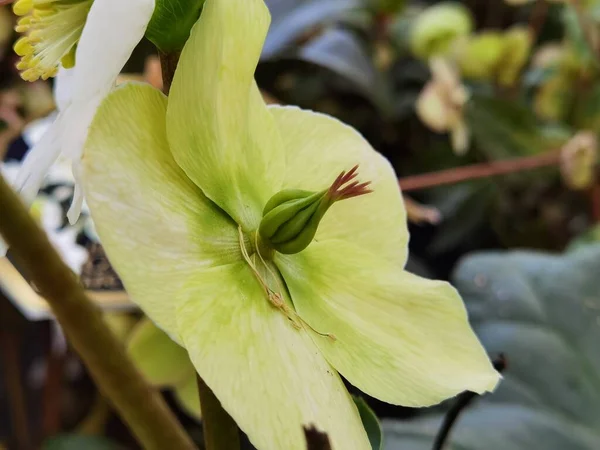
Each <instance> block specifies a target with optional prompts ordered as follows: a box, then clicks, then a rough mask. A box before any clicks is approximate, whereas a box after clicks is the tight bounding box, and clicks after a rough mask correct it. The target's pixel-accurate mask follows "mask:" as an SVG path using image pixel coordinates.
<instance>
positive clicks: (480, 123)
mask: <svg viewBox="0 0 600 450" xmlns="http://www.w3.org/2000/svg"><path fill="white" fill-rule="evenodd" d="M465 117H466V120H467V123H468V124H469V128H470V129H471V131H472V133H473V138H474V139H475V142H476V143H477V145H478V147H479V149H480V150H481V151H482V152H483V153H484V154H485V155H487V156H488V158H490V159H503V158H511V157H517V156H525V155H533V154H537V153H540V152H542V151H545V150H547V145H546V142H545V140H544V137H543V134H542V132H541V130H540V128H539V127H538V124H537V122H536V118H535V116H534V115H533V112H532V111H531V109H529V108H527V107H526V106H524V105H522V104H519V103H517V102H514V101H509V100H503V99H500V98H494V97H489V96H484V95H473V96H472V98H471V100H470V101H469V102H468V103H467V106H466V110H465Z"/></svg>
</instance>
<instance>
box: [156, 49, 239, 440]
mask: <svg viewBox="0 0 600 450" xmlns="http://www.w3.org/2000/svg"><path fill="white" fill-rule="evenodd" d="M159 54H160V65H161V69H162V70H161V71H162V77H163V92H164V93H165V94H167V95H168V94H169V89H170V88H171V83H172V82H173V77H174V76H175V69H176V68H177V63H178V62H179V56H180V53H179V52H174V53H162V52H160V53H159ZM197 379H198V394H199V397H200V410H201V411H202V426H203V429H204V446H205V448H206V450H238V449H239V448H240V437H239V430H238V427H237V424H236V423H235V422H234V420H233V419H232V418H231V416H230V415H229V414H227V411H225V410H224V409H223V407H222V406H221V402H220V401H219V399H218V398H217V397H216V396H215V394H214V393H213V391H211V389H210V388H209V387H208V386H207V385H206V383H205V382H204V380H203V379H202V378H201V377H200V375H197Z"/></svg>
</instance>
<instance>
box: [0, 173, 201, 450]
mask: <svg viewBox="0 0 600 450" xmlns="http://www.w3.org/2000/svg"><path fill="white" fill-rule="evenodd" d="M0 218H1V219H0V233H1V234H2V236H3V237H4V240H5V241H6V243H7V244H8V245H9V246H10V249H11V254H12V256H13V257H14V260H15V262H16V263H17V264H18V265H19V266H20V267H22V268H23V271H24V272H25V275H26V276H27V277H28V278H29V279H30V280H31V281H32V282H33V283H34V284H35V286H36V287H37V289H38V290H39V291H40V294H41V295H42V296H43V297H44V298H45V299H46V300H47V301H48V303H49V304H50V306H51V307H52V311H53V312H54V315H55V317H56V319H57V320H58V322H59V323H60V325H61V326H62V328H63V330H64V332H65V334H66V336H67V338H68V340H69V342H70V343H71V345H72V346H73V348H74V349H75V351H76V352H77V353H78V354H79V356H80V357H81V359H82V360H83V362H84V364H85V365H86V367H87V368H88V370H89V373H90V375H91V376H92V378H93V379H94V381H95V382H96V383H97V385H98V388H99V389H100V390H101V391H102V392H103V393H104V395H106V396H107V397H108V399H109V400H110V401H111V402H112V403H113V405H114V407H115V409H116V410H117V412H118V413H119V414H120V416H121V417H122V419H123V420H124V422H125V423H126V424H127V425H128V426H129V428H130V429H131V431H132V432H133V434H134V435H135V436H136V437H137V439H138V441H139V442H140V444H141V445H142V447H143V448H145V449H149V450H154V449H156V450H163V449H167V448H177V449H195V448H196V447H195V446H194V444H193V443H192V441H191V440H190V439H189V437H188V436H187V435H186V433H185V431H184V430H183V429H182V428H181V425H180V424H179V423H178V422H177V419H176V418H175V416H174V415H173V413H172V412H171V410H169V408H168V407H167V405H166V404H165V402H164V400H163V399H162V397H161V396H160V394H159V393H158V392H157V391H156V390H154V389H153V388H152V387H150V386H149V385H148V383H147V382H146V381H145V380H144V378H143V377H142V376H141V375H140V374H139V372H138V371H137V369H136V368H135V366H134V365H133V363H132V362H131V361H130V360H129V358H128V357H127V355H126V353H125V349H124V347H123V345H122V343H121V342H119V340H118V339H117V338H116V337H115V335H114V334H113V333H112V332H111V331H110V330H109V329H108V328H107V326H106V324H105V323H104V320H103V319H102V315H101V313H100V310H99V309H98V308H97V307H96V306H95V305H94V304H93V303H92V302H91V301H90V300H89V299H88V297H87V296H86V294H85V292H84V290H83V287H82V286H81V284H80V283H79V282H78V280H77V277H76V276H75V274H74V273H73V272H72V271H71V270H70V269H69V268H68V267H67V266H66V265H65V263H64V262H63V261H62V259H61V258H60V256H59V255H58V254H57V253H56V251H55V250H54V248H53V247H52V245H51V244H50V242H49V241H48V237H47V236H46V234H45V233H44V232H43V230H42V229H41V228H40V227H39V226H38V225H37V224H36V222H35V221H34V220H33V219H32V218H31V216H30V215H29V213H28V211H27V209H26V208H25V206H24V205H23V204H22V203H21V201H20V199H19V198H18V197H17V195H16V194H15V193H14V192H13V191H12V190H11V189H10V187H9V186H8V184H7V183H6V182H5V181H4V179H3V178H2V177H0Z"/></svg>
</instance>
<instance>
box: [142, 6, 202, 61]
mask: <svg viewBox="0 0 600 450" xmlns="http://www.w3.org/2000/svg"><path fill="white" fill-rule="evenodd" d="M203 5H204V0H156V7H155V8H154V14H153V15H152V19H151V20H150V23H149V24H148V28H147V30H146V37H147V38H148V39H149V40H150V41H151V42H152V43H153V44H154V45H156V47H157V48H158V49H159V50H160V51H162V52H164V53H168V52H176V51H180V50H181V49H183V46H184V45H185V43H186V41H187V40H188V38H189V36H190V31H191V29H192V26H193V25H194V24H195V23H196V21H197V20H198V17H200V12H201V11H202V6H203Z"/></svg>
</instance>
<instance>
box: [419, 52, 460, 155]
mask: <svg viewBox="0 0 600 450" xmlns="http://www.w3.org/2000/svg"><path fill="white" fill-rule="evenodd" d="M429 67H430V70H431V80H429V81H428V82H427V84H426V85H425V87H424V88H423V90H422V91H421V93H420V94H419V98H418V99H417V104H416V111H417V115H418V116H419V119H421V120H422V121H423V123H424V124H425V125H427V126H428V127H429V128H431V129H432V130H433V131H436V132H438V133H445V132H449V133H450V141H451V143H452V148H453V149H454V152H455V153H456V154H459V155H463V154H464V153H465V152H466V151H467V149H468V146H469V129H468V127H467V123H466V121H465V118H464V106H465V103H466V102H467V101H468V99H469V93H468V92H467V90H466V88H465V87H464V86H463V84H462V83H461V81H460V78H459V76H458V74H457V73H456V70H455V69H454V67H453V66H452V65H451V64H450V63H449V62H448V61H446V60H445V59H443V58H433V59H431V60H430V61H429Z"/></svg>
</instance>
